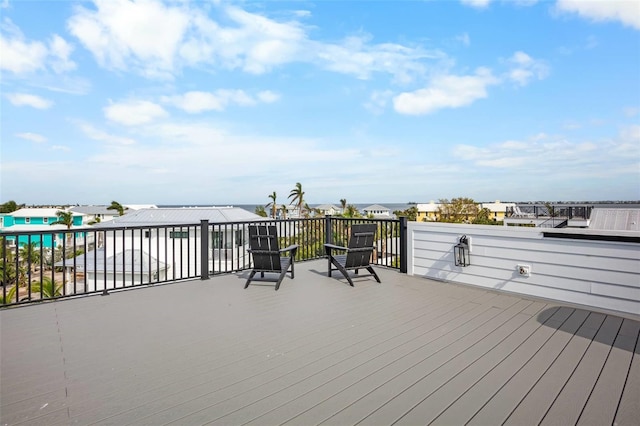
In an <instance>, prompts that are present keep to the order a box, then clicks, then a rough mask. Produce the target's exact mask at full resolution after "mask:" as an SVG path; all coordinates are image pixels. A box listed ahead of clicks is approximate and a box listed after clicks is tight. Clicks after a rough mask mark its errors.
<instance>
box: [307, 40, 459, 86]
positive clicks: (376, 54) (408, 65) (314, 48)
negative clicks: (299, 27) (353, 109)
mask: <svg viewBox="0 0 640 426" xmlns="http://www.w3.org/2000/svg"><path fill="white" fill-rule="evenodd" d="M370 39H371V37H370V36H368V35H360V36H351V37H347V38H346V39H345V40H344V41H343V42H342V43H340V44H329V43H319V42H312V43H310V46H309V48H308V49H307V50H309V51H310V52H315V55H316V56H315V58H314V59H312V60H313V62H316V63H318V64H319V65H320V66H322V67H323V68H326V69H328V70H330V71H335V72H339V73H343V74H350V75H354V76H356V77H357V78H359V79H361V80H367V79H369V78H370V77H371V75H372V74H373V73H385V74H390V75H392V76H393V77H394V79H395V81H397V82H399V83H409V82H411V81H413V80H414V79H415V77H416V76H421V75H424V74H425V72H426V71H427V69H428V68H427V66H426V65H425V64H424V63H423V61H424V60H443V59H446V55H444V54H443V53H442V52H439V51H436V50H434V51H426V50H424V49H423V48H421V47H407V46H403V45H400V44H396V43H381V44H372V43H370Z"/></svg>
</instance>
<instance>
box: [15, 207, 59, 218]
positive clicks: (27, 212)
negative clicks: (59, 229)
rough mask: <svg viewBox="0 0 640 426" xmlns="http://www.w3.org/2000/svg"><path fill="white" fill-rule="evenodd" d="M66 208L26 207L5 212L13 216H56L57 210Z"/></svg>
mask: <svg viewBox="0 0 640 426" xmlns="http://www.w3.org/2000/svg"><path fill="white" fill-rule="evenodd" d="M65 210H66V209H64V208H62V207H60V208H58V207H53V208H52V207H26V208H23V209H20V210H16V211H14V212H11V213H5V214H6V215H7V216H13V217H56V216H57V213H58V212H59V211H65Z"/></svg>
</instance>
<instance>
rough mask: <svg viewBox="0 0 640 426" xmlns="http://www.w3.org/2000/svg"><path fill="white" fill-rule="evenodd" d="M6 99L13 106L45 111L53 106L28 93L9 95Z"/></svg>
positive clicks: (51, 103) (48, 101)
mask: <svg viewBox="0 0 640 426" xmlns="http://www.w3.org/2000/svg"><path fill="white" fill-rule="evenodd" d="M7 99H9V102H11V103H12V104H13V105H15V106H30V107H32V108H36V109H47V108H50V107H51V105H53V102H52V101H50V100H49V99H45V98H42V97H40V96H36V95H30V94H28V93H9V94H7Z"/></svg>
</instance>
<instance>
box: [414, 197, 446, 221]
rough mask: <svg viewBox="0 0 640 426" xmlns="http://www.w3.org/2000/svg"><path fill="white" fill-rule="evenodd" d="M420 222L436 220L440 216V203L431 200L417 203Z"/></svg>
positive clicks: (417, 219) (417, 218)
mask: <svg viewBox="0 0 640 426" xmlns="http://www.w3.org/2000/svg"><path fill="white" fill-rule="evenodd" d="M416 208H417V209H418V215H417V216H416V221H418V222H435V221H437V220H438V219H439V218H440V203H436V202H434V201H430V202H429V203H427V204H416Z"/></svg>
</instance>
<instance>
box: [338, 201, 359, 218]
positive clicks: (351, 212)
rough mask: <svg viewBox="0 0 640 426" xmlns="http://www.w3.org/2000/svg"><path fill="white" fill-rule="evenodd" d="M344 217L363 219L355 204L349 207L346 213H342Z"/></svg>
mask: <svg viewBox="0 0 640 426" xmlns="http://www.w3.org/2000/svg"><path fill="white" fill-rule="evenodd" d="M342 216H344V217H348V218H356V217H361V215H360V212H359V211H358V209H357V208H356V206H354V205H353V204H349V205H347V207H346V208H345V210H344V212H343V213H342Z"/></svg>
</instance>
